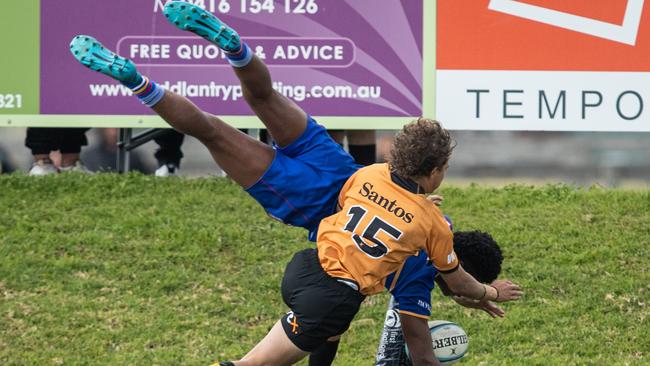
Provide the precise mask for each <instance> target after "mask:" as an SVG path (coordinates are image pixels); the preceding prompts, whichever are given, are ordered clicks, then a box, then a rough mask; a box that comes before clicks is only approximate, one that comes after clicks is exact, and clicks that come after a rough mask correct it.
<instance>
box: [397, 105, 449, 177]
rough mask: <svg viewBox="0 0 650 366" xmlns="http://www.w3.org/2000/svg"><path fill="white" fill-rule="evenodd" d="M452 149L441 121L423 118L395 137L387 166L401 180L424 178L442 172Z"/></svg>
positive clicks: (405, 127)
mask: <svg viewBox="0 0 650 366" xmlns="http://www.w3.org/2000/svg"><path fill="white" fill-rule="evenodd" d="M453 149H454V143H453V141H452V139H451V137H450V136H449V132H448V131H447V130H445V129H444V128H442V126H441V125H440V123H439V122H438V121H434V120H432V119H428V118H422V117H420V118H418V119H417V120H415V121H413V122H411V123H409V124H407V125H405V126H404V128H402V131H400V132H399V133H398V134H397V136H395V140H394V141H393V146H392V148H391V151H390V155H389V157H388V163H389V164H390V166H391V169H392V170H393V171H395V172H396V173H397V175H399V176H401V177H405V178H410V177H421V176H425V175H429V174H431V172H432V171H433V170H434V169H435V168H442V167H443V166H444V165H445V164H446V163H447V161H448V160H449V157H450V156H451V152H452V150H453Z"/></svg>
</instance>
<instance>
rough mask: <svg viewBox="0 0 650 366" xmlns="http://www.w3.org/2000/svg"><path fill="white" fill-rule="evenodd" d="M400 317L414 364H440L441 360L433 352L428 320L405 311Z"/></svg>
mask: <svg viewBox="0 0 650 366" xmlns="http://www.w3.org/2000/svg"><path fill="white" fill-rule="evenodd" d="M400 318H401V321H402V332H403V333H404V340H405V341H406V345H407V346H408V350H409V354H410V357H411V362H412V363H413V366H419V365H432V366H439V365H440V362H438V359H437V358H436V356H435V355H434V353H433V347H431V343H432V341H431V333H430V332H429V325H428V324H427V320H426V319H424V318H419V317H415V316H411V315H408V314H404V313H402V314H400Z"/></svg>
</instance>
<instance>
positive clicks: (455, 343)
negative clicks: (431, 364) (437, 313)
mask: <svg viewBox="0 0 650 366" xmlns="http://www.w3.org/2000/svg"><path fill="white" fill-rule="evenodd" d="M429 332H431V340H432V341H433V352H434V354H435V355H436V358H437V359H438V361H440V363H441V364H442V365H452V364H454V363H456V362H458V361H459V360H460V359H461V358H463V356H465V353H467V347H468V346H469V339H468V338H467V333H465V330H463V328H461V327H460V325H458V324H456V323H452V322H450V321H447V320H433V321H430V322H429Z"/></svg>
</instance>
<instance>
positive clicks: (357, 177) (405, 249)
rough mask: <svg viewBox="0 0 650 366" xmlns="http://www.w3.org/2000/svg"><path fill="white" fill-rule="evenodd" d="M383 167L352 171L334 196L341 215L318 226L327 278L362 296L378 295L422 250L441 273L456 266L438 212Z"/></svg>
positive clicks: (445, 226)
mask: <svg viewBox="0 0 650 366" xmlns="http://www.w3.org/2000/svg"><path fill="white" fill-rule="evenodd" d="M417 191H418V187H417V184H415V183H414V182H412V181H406V180H404V179H401V178H400V177H398V176H396V175H395V174H394V173H392V174H391V172H390V170H389V167H388V164H375V165H371V166H368V167H365V168H362V169H360V170H359V171H357V172H356V173H355V174H354V175H353V176H351V177H350V178H349V179H348V181H347V182H346V183H345V185H344V186H343V189H342V190H341V193H340V195H339V206H340V207H341V211H339V212H337V213H336V214H334V215H332V216H329V217H327V218H325V219H324V220H323V221H321V224H320V226H319V227H318V238H317V245H318V257H319V259H320V263H321V266H322V267H323V269H324V270H325V272H327V273H328V274H329V275H330V276H332V277H338V278H346V279H351V280H354V281H356V282H357V283H358V284H359V290H360V291H361V293H363V294H365V295H372V294H376V293H378V292H381V291H382V290H383V288H384V282H385V280H386V276H388V274H390V273H392V272H394V271H396V270H398V269H399V268H400V267H401V265H402V264H403V263H404V261H405V260H406V259H407V258H408V257H409V256H412V255H416V254H417V253H418V252H419V250H420V249H424V250H425V251H426V252H427V254H428V255H429V258H430V259H431V260H432V262H433V265H434V266H435V267H436V268H437V269H438V270H439V271H441V272H447V271H451V270H454V269H456V268H457V267H458V259H457V258H456V254H455V253H454V247H453V234H452V232H451V230H450V229H449V225H448V224H447V221H446V220H445V218H444V216H443V214H442V212H441V211H440V209H439V208H438V207H437V206H436V205H434V204H433V203H432V202H431V201H429V200H428V199H427V198H426V196H425V195H423V194H417Z"/></svg>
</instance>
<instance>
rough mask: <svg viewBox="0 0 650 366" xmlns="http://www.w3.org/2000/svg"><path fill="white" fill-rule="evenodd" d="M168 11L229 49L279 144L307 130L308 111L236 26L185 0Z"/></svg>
mask: <svg viewBox="0 0 650 366" xmlns="http://www.w3.org/2000/svg"><path fill="white" fill-rule="evenodd" d="M163 12H164V14H165V16H166V17H167V19H168V20H169V21H170V22H171V23H172V24H174V25H175V26H177V27H178V28H180V29H182V30H186V31H190V32H193V33H195V34H197V35H199V36H201V37H203V38H205V39H206V40H208V41H210V42H212V43H214V44H215V45H217V46H219V47H220V48H221V49H223V50H224V51H226V53H227V57H228V60H229V62H230V63H231V65H233V67H234V69H235V74H236V75H237V77H238V78H239V81H240V83H241V86H242V90H243V93H244V98H245V99H246V101H247V102H248V104H249V105H250V107H251V108H252V109H253V111H254V112H255V114H257V116H258V117H259V118H260V120H261V121H262V122H263V123H264V125H265V126H266V128H267V129H268V130H269V133H270V134H271V136H273V139H274V140H275V142H276V144H278V145H279V146H281V147H283V146H287V145H289V144H290V143H292V142H293V141H295V140H296V139H297V138H298V137H300V135H302V133H303V132H304V131H305V128H306V126H307V114H306V113H305V112H304V111H303V110H302V109H301V108H300V107H298V105H296V104H295V103H294V102H293V101H291V100H290V99H289V98H287V97H285V96H283V95H282V94H280V93H278V92H277V91H276V90H274V89H273V87H272V81H271V75H270V73H269V70H268V68H267V67H266V65H265V64H264V63H263V62H262V60H260V59H259V58H258V57H257V56H255V55H254V54H253V52H252V50H251V49H250V48H249V47H248V46H247V45H246V44H245V43H243V42H241V41H240V39H239V35H238V34H237V32H235V31H234V30H233V29H232V28H230V27H228V26H227V25H226V24H225V23H223V22H221V21H220V20H219V19H218V18H216V17H215V16H214V15H213V14H212V13H210V12H208V11H206V10H204V9H202V8H201V7H199V6H196V5H192V4H189V3H186V2H183V1H172V2H169V3H167V4H166V5H165V8H164V11H163Z"/></svg>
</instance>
